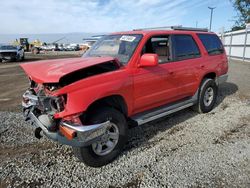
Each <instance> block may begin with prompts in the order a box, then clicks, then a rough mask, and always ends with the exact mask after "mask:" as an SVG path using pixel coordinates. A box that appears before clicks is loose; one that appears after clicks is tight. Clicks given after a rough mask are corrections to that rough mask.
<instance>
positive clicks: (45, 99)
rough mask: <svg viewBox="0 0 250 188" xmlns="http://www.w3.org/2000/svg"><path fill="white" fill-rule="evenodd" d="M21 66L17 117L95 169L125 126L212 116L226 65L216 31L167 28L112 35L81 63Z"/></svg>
mask: <svg viewBox="0 0 250 188" xmlns="http://www.w3.org/2000/svg"><path fill="white" fill-rule="evenodd" d="M21 67H22V68H23V69H24V71H25V72H26V73H27V75H28V77H29V80H30V87H29V89H28V90H27V91H26V92H25V93H24V94H23V102H22V105H23V113H24V116H25V119H26V120H29V121H30V122H31V123H32V124H33V125H34V126H35V127H36V129H35V136H36V137H37V138H40V137H41V136H42V135H46V136H47V137H48V138H50V139H52V140H54V141H58V142H59V143H62V144H66V145H70V146H72V147H73V150H74V152H75V154H76V156H77V157H78V158H79V159H80V160H81V161H83V162H84V163H85V164H87V165H89V166H93V167H99V166H102V165H105V164H107V163H110V162H111V161H112V160H114V158H115V157H117V156H118V155H119V153H120V152H121V151H122V149H123V146H124V145H125V143H126V141H127V134H128V127H129V126H131V125H133V126H134V125H142V124H145V123H147V122H150V121H153V120H155V119H158V118H161V117H163V116H166V115H168V114H171V113H174V112H177V111H179V110H182V109H184V108H188V107H192V108H193V109H195V110H196V111H197V112H200V113H207V112H209V111H211V110H212V109H213V107H214V105H215V102H216V97H217V93H218V85H219V84H221V83H222V82H225V81H226V79H227V71H228V61H227V57H226V54H225V50H224V48H223V45H222V43H221V41H220V39H219V38H218V36H217V35H216V34H214V33H212V32H208V31H206V30H203V29H193V28H184V27H171V29H164V28H162V29H158V30H157V29H138V30H133V31H128V32H119V33H113V34H110V35H107V36H104V37H103V38H101V39H100V40H99V41H98V42H96V43H95V44H94V46H92V47H91V49H89V50H88V51H87V52H86V53H85V54H84V55H83V57H81V58H71V59H57V60H44V61H40V62H33V63H25V64H22V65H21Z"/></svg>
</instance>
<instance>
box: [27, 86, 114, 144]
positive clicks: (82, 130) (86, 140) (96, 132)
mask: <svg viewBox="0 0 250 188" xmlns="http://www.w3.org/2000/svg"><path fill="white" fill-rule="evenodd" d="M23 98H24V101H23V102H22V106H23V112H24V116H25V120H26V121H29V122H30V123H31V124H32V125H33V126H34V127H35V128H40V129H41V130H42V132H43V134H44V135H46V136H47V137H48V138H50V139H52V140H54V141H57V142H59V143H61V144H66V145H70V146H73V147H83V146H88V145H91V144H92V143H93V142H96V141H98V140H100V139H101V137H102V136H103V135H104V134H105V133H106V130H107V128H108V127H109V126H110V122H109V121H106V122H104V123H99V124H93V125H76V124H72V123H70V122H66V121H62V120H61V121H60V122H59V123H58V126H65V127H66V128H68V129H71V130H73V131H75V133H76V134H75V136H74V138H73V139H67V138H66V137H65V136H64V135H63V134H62V133H61V132H60V130H59V128H58V129H57V130H56V131H50V130H48V128H47V126H45V125H44V124H43V123H42V122H41V121H40V120H39V116H38V117H37V115H35V109H36V105H37V103H38V98H37V96H35V95H33V94H31V93H30V92H28V91H27V92H25V93H24V95H23Z"/></svg>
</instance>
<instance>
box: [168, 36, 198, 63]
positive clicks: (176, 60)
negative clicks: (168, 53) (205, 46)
mask: <svg viewBox="0 0 250 188" xmlns="http://www.w3.org/2000/svg"><path fill="white" fill-rule="evenodd" d="M175 36H189V37H191V39H192V40H193V41H194V44H195V46H196V47H197V49H198V52H199V55H197V56H195V57H188V58H185V59H177V58H176V57H175V51H174V49H175V45H176V44H175V42H174V37H175ZM171 40H172V42H171V43H172V47H171V49H172V55H173V57H172V58H173V62H179V61H185V60H189V59H197V58H200V57H201V56H202V54H201V49H200V47H199V45H198V44H197V41H196V40H195V38H194V37H193V35H192V34H185V33H184V34H172V37H171Z"/></svg>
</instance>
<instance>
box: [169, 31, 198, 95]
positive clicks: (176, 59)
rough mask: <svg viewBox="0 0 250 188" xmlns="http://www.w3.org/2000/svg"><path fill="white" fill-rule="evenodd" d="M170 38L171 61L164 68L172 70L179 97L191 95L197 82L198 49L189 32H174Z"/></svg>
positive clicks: (195, 88)
mask: <svg viewBox="0 0 250 188" xmlns="http://www.w3.org/2000/svg"><path fill="white" fill-rule="evenodd" d="M171 39H172V42H171V44H172V46H171V49H172V54H173V59H172V61H171V62H170V63H169V64H167V65H166V69H168V70H169V71H171V72H172V76H173V79H174V80H175V83H176V87H177V88H178V92H179V96H180V98H184V97H189V96H193V95H194V94H195V92H196V90H197V88H198V83H199V76H198V75H199V72H198V71H199V69H198V68H199V66H200V61H201V53H200V49H199V47H198V45H197V43H196V41H195V39H194V38H193V36H192V35H191V34H190V35H189V34H176V35H172V36H171Z"/></svg>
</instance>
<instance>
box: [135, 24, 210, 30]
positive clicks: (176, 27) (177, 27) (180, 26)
mask: <svg viewBox="0 0 250 188" xmlns="http://www.w3.org/2000/svg"><path fill="white" fill-rule="evenodd" d="M142 30H183V31H204V32H208V29H207V28H194V27H182V25H176V26H163V27H148V28H140V29H133V31H142Z"/></svg>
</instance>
